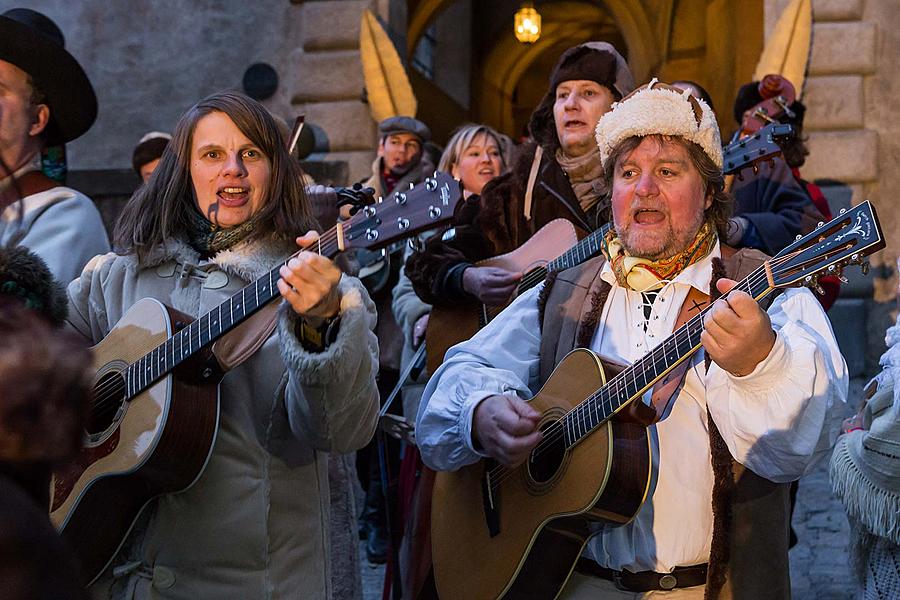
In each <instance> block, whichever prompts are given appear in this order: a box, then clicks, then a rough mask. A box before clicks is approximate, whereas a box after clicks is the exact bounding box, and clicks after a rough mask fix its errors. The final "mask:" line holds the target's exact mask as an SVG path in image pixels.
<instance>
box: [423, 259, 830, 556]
mask: <svg viewBox="0 0 900 600" xmlns="http://www.w3.org/2000/svg"><path fill="white" fill-rule="evenodd" d="M718 256H720V250H719V246H718V244H717V245H716V247H715V248H714V249H713V251H712V252H711V253H710V255H709V256H708V257H706V258H705V259H703V260H702V261H699V262H697V263H695V264H693V265H691V266H689V267H688V268H686V269H685V270H684V271H682V272H681V273H680V274H679V275H678V276H677V277H676V278H675V279H674V280H673V281H672V282H670V283H669V284H667V285H666V286H665V287H664V288H663V289H662V290H661V291H660V293H659V295H658V296H657V297H656V299H655V300H654V301H653V305H652V310H651V312H650V317H649V319H645V318H644V309H643V299H642V296H641V294H639V293H637V292H634V291H632V290H628V289H625V288H622V287H619V286H618V285H617V284H616V282H615V277H614V275H613V273H612V271H611V269H610V268H609V265H608V264H606V265H605V266H604V267H603V270H602V271H601V275H600V276H601V277H602V278H603V279H604V280H605V281H607V282H609V283H610V284H611V285H612V289H611V291H610V293H609V296H608V298H607V300H606V304H605V306H604V308H603V314H602V316H601V319H600V324H599V326H598V327H597V331H596V333H595V334H594V337H593V339H592V341H591V345H590V349H591V350H593V351H594V352H596V353H598V354H601V355H604V356H607V357H609V358H612V359H616V360H618V361H620V362H624V363H629V364H630V363H632V362H634V361H635V360H637V359H639V358H641V357H642V356H644V355H645V354H646V353H647V352H649V351H650V350H651V349H652V348H653V347H655V346H656V345H658V344H659V343H661V342H662V341H664V340H665V339H666V337H668V335H669V334H670V333H671V332H672V331H673V328H674V325H675V322H676V320H677V318H678V313H679V311H680V308H681V305H682V303H683V302H684V299H685V298H686V296H687V294H688V291H689V290H690V288H691V287H695V288H697V289H699V290H700V291H702V292H703V293H707V292H708V290H709V281H710V277H711V273H712V263H711V261H712V258H713V257H718ZM539 290H540V286H538V287H537V288H534V289H532V290H530V291H529V292H527V293H525V294H523V295H522V296H520V297H519V298H517V299H516V301H515V302H514V303H513V304H512V305H511V306H510V307H509V308H507V309H506V310H505V311H503V313H501V314H500V315H499V316H498V317H497V318H496V319H494V320H493V321H492V322H491V323H490V324H489V325H488V326H487V327H485V328H484V329H483V330H481V331H480V332H479V333H478V334H477V335H476V336H474V337H473V338H472V339H471V340H469V341H466V342H463V343H461V344H458V345H457V346H454V347H453V348H451V349H450V351H448V353H447V357H446V360H445V361H444V363H443V365H442V366H441V368H440V369H438V371H437V372H436V373H435V374H434V376H433V377H432V378H431V380H430V381H429V383H428V386H427V387H426V389H425V393H424V395H423V397H422V403H421V404H420V407H419V414H418V419H417V426H416V437H417V441H418V443H419V447H420V450H421V452H422V457H423V459H424V461H425V463H426V464H427V465H428V466H430V467H432V468H434V469H438V470H455V469H458V468H460V467H462V466H464V465H467V464H471V463H473V462H475V461H477V460H478V459H480V458H482V456H483V455H482V454H479V453H478V452H477V451H476V450H475V449H474V448H473V447H472V441H471V429H472V416H473V413H474V411H475V407H476V406H477V405H478V403H479V402H480V401H481V400H483V399H485V398H487V397H488V396H490V395H493V394H501V393H514V394H518V395H519V396H520V397H522V398H525V399H528V398H531V397H532V396H533V395H534V394H535V393H537V391H538V385H539V381H538V377H539V364H540V361H539V352H540V329H539V326H538V305H537V298H538V293H539ZM768 313H769V316H770V318H771V321H772V327H773V328H774V330H775V331H776V334H777V335H776V341H775V346H774V347H773V348H772V351H771V352H770V353H769V356H768V357H767V358H766V359H764V360H763V361H762V362H760V363H759V364H758V365H757V367H756V369H755V370H754V371H753V372H752V373H750V374H749V375H746V376H743V377H736V376H733V375H731V374H730V373H728V372H726V371H724V370H723V369H721V368H719V367H718V366H717V365H715V364H714V363H713V364H712V366H711V367H710V369H709V372H706V370H705V366H704V358H703V357H704V353H703V350H702V349H701V350H700V351H699V352H697V353H696V354H695V355H694V357H693V359H692V362H691V368H690V369H689V371H688V373H687V376H686V377H685V382H684V386H683V388H682V390H681V392H680V393H679V395H678V396H677V398H676V399H675V401H674V402H673V403H672V404H671V405H670V408H669V410H668V414H666V415H664V418H663V419H662V420H661V421H660V422H659V423H657V424H655V425H653V426H652V427H651V447H652V455H653V473H652V482H651V488H650V492H649V494H648V499H647V501H646V502H645V503H644V505H643V506H642V507H641V509H640V511H639V512H638V515H637V517H636V518H635V519H634V520H633V521H632V522H631V523H629V524H627V525H625V526H622V527H603V526H599V525H598V526H597V534H596V535H595V536H594V537H593V538H591V540H590V542H589V544H588V549H589V553H590V554H591V555H592V556H593V558H594V559H595V560H596V561H597V562H598V563H599V564H600V565H602V566H605V567H608V568H612V569H619V570H621V569H627V570H629V571H647V570H652V571H657V572H668V571H671V570H672V569H673V568H674V567H677V566H690V565H695V564H701V563H705V562H707V560H708V558H709V550H710V542H711V539H712V509H711V497H712V486H713V472H712V467H711V464H710V451H709V438H708V431H707V426H706V418H707V417H706V414H707V408H708V409H709V412H710V414H711V415H712V418H713V419H714V420H715V423H716V426H717V427H718V429H719V432H720V433H721V434H722V437H723V438H724V440H725V442H726V444H727V445H728V448H729V450H730V452H731V454H732V456H733V457H734V458H735V459H736V460H738V461H739V462H740V463H741V464H743V465H745V466H746V467H748V468H749V469H751V470H752V471H754V472H755V473H757V474H758V475H761V476H763V477H766V478H768V479H771V480H772V481H776V482H787V481H793V480H796V479H799V478H800V477H801V476H802V475H803V474H805V473H806V472H808V471H809V470H810V469H811V467H812V466H813V465H814V464H815V463H816V462H817V461H818V460H819V459H821V458H822V457H824V456H825V455H826V454H827V453H828V451H829V450H830V449H831V447H832V446H833V444H834V441H835V438H836V437H837V435H838V433H839V422H840V416H841V415H842V414H843V409H842V408H841V405H842V404H843V403H844V402H846V398H847V387H848V376H847V367H846V363H845V362H844V359H843V357H842V356H841V354H840V351H839V350H838V346H837V342H836V341H835V338H834V334H833V332H832V330H831V325H830V323H829V321H828V318H827V317H826V316H825V313H824V312H823V310H822V308H821V306H820V304H819V302H818V301H817V300H816V299H815V297H814V296H813V295H812V293H810V292H809V291H808V290H806V289H789V290H786V291H785V292H784V293H783V294H781V295H780V296H778V297H777V298H776V299H775V301H774V302H773V303H772V305H771V307H770V308H769V310H768ZM645 326H646V331H645ZM707 398H711V399H714V400H712V401H710V402H709V403H707ZM645 401H649V398H645Z"/></svg>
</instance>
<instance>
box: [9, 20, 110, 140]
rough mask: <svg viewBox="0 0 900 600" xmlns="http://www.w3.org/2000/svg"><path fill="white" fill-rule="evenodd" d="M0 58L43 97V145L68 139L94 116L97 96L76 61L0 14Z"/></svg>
mask: <svg viewBox="0 0 900 600" xmlns="http://www.w3.org/2000/svg"><path fill="white" fill-rule="evenodd" d="M0 60H5V61H6V62H8V63H11V64H13V65H15V66H17V67H18V68H20V69H22V70H23V71H25V72H26V73H28V75H30V76H31V79H32V80H33V81H34V84H35V85H36V86H37V87H38V89H39V90H40V91H41V92H43V93H44V95H45V96H46V104H47V105H48V106H49V107H50V121H49V123H47V128H46V129H45V130H44V139H45V141H46V145H48V146H56V145H59V144H64V143H66V142H70V141H72V140H74V139H75V138H77V137H79V136H80V135H82V134H83V133H85V132H86V131H87V130H88V129H90V128H91V125H93V124H94V121H95V120H96V119H97V95H96V94H95V93H94V88H93V86H92V85H91V81H90V79H88V76H87V74H86V73H85V72H84V69H82V68H81V65H79V64H78V61H77V60H75V57H73V56H72V55H71V54H69V53H68V52H67V51H66V49H65V48H62V47H61V46H59V45H57V44H55V43H54V42H53V41H51V40H50V39H48V38H47V37H46V36H44V35H43V34H42V33H40V32H38V31H36V30H35V29H34V28H32V27H29V26H28V25H25V24H23V23H20V22H18V21H15V20H13V19H10V18H8V17H4V16H2V15H0Z"/></svg>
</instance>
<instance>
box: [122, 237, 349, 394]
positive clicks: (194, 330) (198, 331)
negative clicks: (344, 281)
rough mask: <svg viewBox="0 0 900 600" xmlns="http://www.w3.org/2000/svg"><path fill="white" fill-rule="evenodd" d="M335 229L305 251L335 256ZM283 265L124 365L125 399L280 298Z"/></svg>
mask: <svg viewBox="0 0 900 600" xmlns="http://www.w3.org/2000/svg"><path fill="white" fill-rule="evenodd" d="M337 229H338V228H337V227H334V228H332V229H330V230H329V231H328V232H326V233H324V234H322V237H321V238H320V243H319V244H316V245H314V246H311V247H310V248H308V249H309V250H315V251H317V252H318V253H319V254H322V255H323V256H328V257H331V256H334V255H335V254H337V252H338V250H339V248H338V241H337V240H338V230H337ZM288 260H290V258H289V259H288ZM286 263H287V260H285V261H284V262H283V263H280V264H279V265H278V266H277V267H275V268H274V269H272V270H271V271H269V272H268V274H266V275H263V276H262V277H260V278H259V279H256V280H255V281H253V282H252V283H250V284H249V285H247V286H246V287H244V288H242V289H241V290H240V291H238V292H237V293H235V294H234V295H233V296H231V297H230V298H229V299H228V300H226V301H225V302H223V303H222V304H220V305H219V306H217V307H216V308H214V309H212V310H211V311H209V312H208V313H206V314H204V315H202V316H201V317H200V318H199V319H197V320H195V321H192V322H191V323H190V324H188V325H187V326H186V327H184V328H183V329H181V330H180V331H179V332H178V333H176V334H175V335H173V336H172V337H170V338H168V339H167V340H166V341H165V342H163V343H162V344H160V345H159V346H157V347H156V348H154V349H153V350H151V351H150V352H148V353H147V354H145V355H144V356H142V357H141V358H139V359H138V360H136V361H135V362H133V363H131V364H130V365H128V367H127V368H126V369H125V386H126V394H127V395H126V397H127V398H132V397H134V396H136V395H137V394H139V393H140V392H142V391H143V390H145V389H147V388H148V387H150V386H151V385H152V384H153V383H155V382H156V381H157V380H158V379H160V378H161V377H162V376H163V375H165V374H167V373H168V372H169V371H171V370H172V369H174V368H175V367H177V366H178V365H179V364H181V363H182V362H184V361H185V360H187V359H188V358H190V357H191V356H192V355H194V354H195V353H196V352H197V351H199V350H200V349H201V348H203V347H205V346H206V345H208V344H210V343H211V342H214V341H215V340H217V339H218V338H219V337H221V336H222V335H224V334H225V333H227V332H228V331H230V330H231V329H232V328H234V327H235V326H237V325H239V324H240V323H241V322H242V321H244V320H245V319H247V318H248V317H249V316H250V315H252V314H253V313H255V312H256V311H257V310H259V309H260V308H262V307H263V306H265V305H266V304H268V303H269V302H271V301H272V300H274V299H275V298H277V297H278V296H280V292H279V291H278V286H277V285H276V282H277V281H278V279H279V278H280V277H281V275H280V274H279V269H280V268H281V267H282V266H283V265H284V264H286Z"/></svg>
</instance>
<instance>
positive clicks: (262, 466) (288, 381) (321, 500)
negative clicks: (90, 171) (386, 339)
mask: <svg viewBox="0 0 900 600" xmlns="http://www.w3.org/2000/svg"><path fill="white" fill-rule="evenodd" d="M290 252H291V248H290V247H287V246H284V245H283V244H273V243H268V244H263V243H259V242H256V243H241V244H239V245H238V246H236V247H235V248H233V249H232V250H227V251H223V252H220V253H219V254H217V255H216V256H215V257H213V258H212V259H211V260H201V259H200V258H199V256H198V254H197V253H196V252H195V251H194V250H193V249H191V248H190V247H189V246H187V245H186V244H183V243H170V244H167V245H166V246H165V247H161V248H157V249H155V250H154V251H153V252H152V253H151V256H150V257H149V259H148V260H147V261H145V262H146V264H145V265H143V266H141V265H138V264H137V261H136V258H135V257H134V256H117V255H115V254H107V255H106V256H102V257H98V258H97V259H95V260H94V261H92V262H91V263H90V264H89V265H88V266H87V267H86V268H85V271H84V273H83V274H82V275H81V278H80V279H78V280H76V281H73V282H72V283H71V285H70V286H69V290H68V292H69V301H70V309H69V312H70V314H69V320H70V323H71V325H72V326H73V327H74V328H75V329H76V330H77V331H78V332H80V333H81V334H82V335H84V336H85V337H86V338H88V340H90V341H91V342H94V343H96V342H98V341H100V340H101V339H102V338H103V337H104V336H105V335H106V334H107V332H108V331H109V330H110V328H111V327H112V326H113V325H114V324H115V323H116V322H117V321H118V320H119V319H120V318H121V317H122V315H123V314H124V313H125V311H127V309H128V308H129V307H130V306H132V305H133V304H134V303H135V302H136V301H137V300H139V299H141V298H145V297H152V298H156V299H157V300H159V301H161V302H163V303H164V304H167V305H169V306H172V307H174V308H176V309H178V310H180V311H182V312H184V313H186V314H188V315H191V316H194V317H196V316H198V315H200V314H203V313H205V312H207V311H209V310H211V309H212V308H214V307H216V306H218V305H219V304H220V303H222V302H223V301H224V300H225V299H226V298H228V297H229V296H230V295H231V294H233V293H235V292H236V291H237V290H238V289H240V288H242V287H244V286H245V285H246V284H247V283H249V282H250V281H251V280H253V279H255V278H257V277H260V276H261V275H263V274H264V273H266V272H268V270H270V269H271V268H274V267H275V266H276V265H277V264H278V263H279V262H281V261H282V260H283V259H284V258H285V257H286V256H287V255H288V254H289V253H290ZM183 265H187V266H186V267H183ZM183 269H184V271H185V272H186V273H187V276H184V277H182V276H180V274H181V272H182V270H183ZM213 274H215V275H213ZM223 274H224V276H225V277H223ZM339 291H340V294H341V324H340V331H339V333H338V337H337V340H336V341H335V343H333V344H332V345H331V346H329V347H328V348H327V349H326V350H325V351H324V352H322V353H309V352H306V351H305V350H304V349H303V348H302V347H301V345H300V344H299V342H298V341H297V339H296V337H295V336H294V333H293V332H294V326H295V324H296V319H297V317H296V315H295V313H294V312H293V311H291V310H290V308H289V306H288V305H287V304H284V305H283V306H282V307H281V309H280V314H279V323H278V328H277V331H276V332H275V333H273V334H272V335H271V337H270V338H269V339H268V340H267V341H266V342H265V344H264V345H263V346H262V348H261V349H260V350H259V351H257V352H256V354H254V355H253V356H252V357H251V358H250V359H249V360H247V361H246V362H244V363H243V364H241V365H239V366H238V367H236V368H235V369H233V370H232V371H230V372H229V373H227V374H226V375H225V377H224V379H223V380H222V382H221V384H220V386H219V394H220V403H221V406H220V418H219V430H218V434H217V438H216V441H215V445H214V448H213V451H212V455H211V457H210V459H209V462H208V464H207V466H206V469H205V471H204V472H203V474H202V475H201V477H200V478H199V479H198V481H197V482H196V483H195V484H194V485H193V486H192V487H191V488H189V489H188V490H187V491H184V492H181V493H178V494H170V495H166V496H163V497H161V498H159V499H158V500H157V501H155V502H154V503H151V505H150V507H149V508H148V509H147V510H145V511H144V515H142V517H141V519H139V520H138V524H137V526H136V527H135V529H134V531H133V532H132V534H131V535H130V536H129V539H128V541H127V542H126V545H125V547H124V549H123V550H122V552H120V555H119V556H118V557H117V558H116V559H115V560H114V562H113V565H112V567H113V569H112V570H111V571H109V572H108V573H107V574H105V576H104V579H103V580H101V581H100V582H99V583H98V584H96V585H95V586H94V589H93V590H92V592H93V593H94V596H95V597H107V596H110V597H115V598H173V599H174V598H181V599H190V600H197V599H199V598H254V599H255V598H310V599H313V598H325V599H328V598H331V594H332V592H331V582H330V560H329V553H328V548H329V543H330V540H329V528H328V519H329V485H328V453H329V452H349V451H352V450H355V449H357V448H360V447H362V446H364V445H365V444H366V443H367V442H368V441H369V439H370V438H371V437H372V433H373V431H374V427H375V419H376V414H377V410H378V392H377V389H376V386H375V373H376V369H377V364H378V354H377V353H378V350H377V346H376V341H375V335H374V334H373V332H372V328H373V327H374V324H375V310H374V306H373V305H372V302H371V300H370V299H369V297H368V294H367V293H366V291H365V289H364V288H363V287H362V286H361V285H360V283H359V282H358V281H357V280H356V279H353V278H350V277H347V276H344V277H343V279H342V280H341V282H340V284H339ZM113 573H115V575H113Z"/></svg>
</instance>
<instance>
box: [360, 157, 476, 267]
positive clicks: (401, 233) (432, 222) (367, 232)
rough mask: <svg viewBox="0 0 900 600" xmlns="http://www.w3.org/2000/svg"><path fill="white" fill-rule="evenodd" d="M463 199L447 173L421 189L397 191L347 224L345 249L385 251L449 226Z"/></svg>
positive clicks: (432, 178) (438, 173)
mask: <svg viewBox="0 0 900 600" xmlns="http://www.w3.org/2000/svg"><path fill="white" fill-rule="evenodd" d="M462 197H463V194H462V187H461V185H460V182H459V181H457V180H456V179H454V178H453V177H452V176H451V175H449V174H447V173H443V172H441V171H435V172H434V174H433V175H431V176H429V177H427V178H426V179H425V181H423V182H422V183H420V184H419V185H417V186H415V187H412V188H409V189H405V190H396V191H394V192H393V193H391V194H390V195H388V197H387V198H384V199H379V202H376V203H375V204H369V205H368V206H365V207H363V208H362V209H361V210H360V211H359V212H357V213H356V214H355V215H353V216H352V217H350V219H348V220H347V221H345V222H344V223H343V226H342V228H343V246H344V248H343V249H345V250H347V249H350V248H368V249H370V250H373V249H377V248H382V247H384V246H387V245H389V244H391V243H392V242H394V241H397V240H401V239H404V238H408V237H411V236H413V235H415V234H417V233H419V232H420V231H425V230H427V229H432V228H435V227H438V226H440V225H443V224H446V223H449V222H450V221H451V220H452V219H453V213H454V211H455V209H456V205H457V204H458V203H459V202H460V201H461V200H462Z"/></svg>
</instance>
